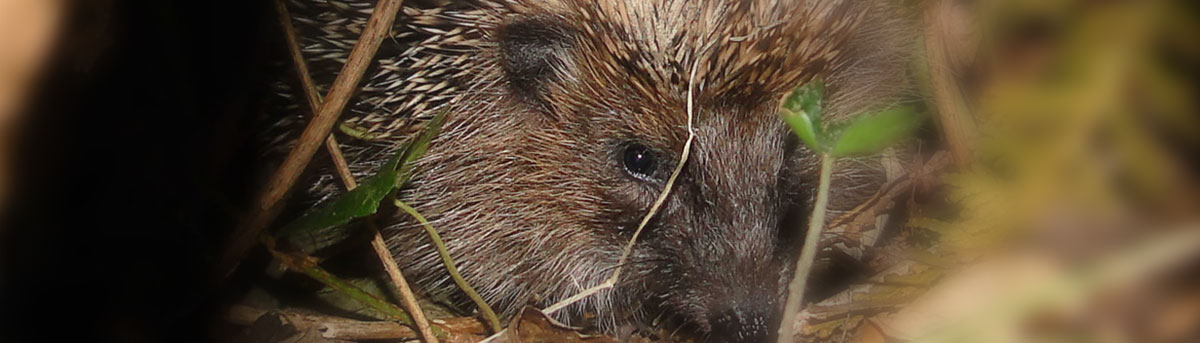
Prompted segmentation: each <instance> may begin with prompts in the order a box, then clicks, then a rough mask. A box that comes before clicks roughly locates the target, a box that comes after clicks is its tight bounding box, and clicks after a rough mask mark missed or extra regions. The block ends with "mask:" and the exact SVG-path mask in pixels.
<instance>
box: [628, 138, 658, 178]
mask: <svg viewBox="0 0 1200 343" xmlns="http://www.w3.org/2000/svg"><path fill="white" fill-rule="evenodd" d="M622 162H623V163H624V165H625V171H626V172H629V174H630V175H633V176H634V177H637V178H639V179H648V178H650V176H651V175H654V168H655V167H656V166H657V165H658V162H657V161H655V157H654V151H651V150H650V148H647V147H646V146H645V145H641V144H637V143H633V144H629V145H626V146H625V151H624V152H623V153H622Z"/></svg>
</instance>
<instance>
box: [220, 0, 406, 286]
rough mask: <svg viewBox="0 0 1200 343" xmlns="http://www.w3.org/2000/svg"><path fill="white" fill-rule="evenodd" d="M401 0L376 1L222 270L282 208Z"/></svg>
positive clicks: (229, 268) (238, 234)
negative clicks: (354, 42)
mask: <svg viewBox="0 0 1200 343" xmlns="http://www.w3.org/2000/svg"><path fill="white" fill-rule="evenodd" d="M401 2H402V1H401V0H379V2H378V3H377V4H376V5H375V10H374V11H373V12H372V13H371V18H370V19H368V20H367V25H366V27H365V28H364V30H363V34H362V36H360V37H359V40H358V43H357V44H355V45H354V48H353V49H352V50H351V51H350V57H349V58H348V59H347V60H346V64H345V65H344V66H343V67H342V71H341V72H340V73H338V76H337V79H335V80H334V82H333V87H332V88H331V89H330V90H329V95H328V96H326V97H325V99H326V101H325V102H323V103H322V104H321V107H320V110H318V111H317V115H316V116H315V117H314V118H313V120H312V121H311V122H309V123H308V126H307V127H305V128H304V131H303V132H302V133H301V134H300V138H299V139H298V140H297V141H296V146H295V147H293V148H292V150H291V152H289V153H288V155H287V157H286V158H285V159H284V161H283V163H282V164H281V165H280V167H279V169H277V170H276V171H275V173H274V174H272V175H271V178H270V179H269V181H268V183H267V187H266V188H265V189H263V190H262V192H261V193H259V196H258V198H257V202H256V206H257V208H255V209H254V210H253V211H251V212H250V213H249V218H248V219H247V220H245V221H243V222H242V225H239V226H238V227H237V229H236V231H235V232H234V234H233V236H232V237H231V239H230V241H229V242H228V244H227V245H226V250H225V253H224V254H223V255H222V256H221V263H220V264H218V266H219V267H220V268H221V270H220V272H221V273H222V275H228V274H229V273H231V272H232V271H233V270H234V269H235V268H237V265H238V263H239V262H240V261H241V259H242V257H243V256H244V255H245V254H246V251H248V250H249V249H250V247H252V246H254V244H255V242H256V241H257V238H258V236H259V235H260V234H262V232H263V231H264V229H266V227H267V225H269V224H270V223H271V221H272V220H274V219H275V217H276V216H277V215H278V214H279V212H280V211H281V210H282V207H283V206H281V205H282V203H283V201H282V200H283V198H284V197H285V196H286V195H287V194H288V192H289V191H290V189H291V188H292V185H294V184H295V183H296V180H297V179H299V177H300V174H301V173H302V172H303V171H304V168H305V167H306V166H308V163H309V162H310V161H312V157H313V153H315V152H316V150H317V148H318V147H320V146H321V144H322V143H323V142H325V141H326V138H327V137H328V136H329V133H330V131H331V130H332V129H333V125H334V123H335V122H336V121H337V118H338V116H339V115H340V114H341V113H342V110H343V109H344V108H345V107H346V104H347V103H348V102H349V101H350V97H351V96H352V95H353V94H354V91H355V90H356V89H357V88H358V83H359V81H361V80H362V76H363V73H364V72H365V71H366V69H367V67H368V66H370V65H371V62H373V61H374V59H375V52H376V51H378V49H379V44H380V43H382V42H383V39H384V38H386V37H387V36H388V35H389V32H390V29H391V27H392V22H393V21H394V20H395V19H396V12H397V11H398V10H399V9H400V4H401Z"/></svg>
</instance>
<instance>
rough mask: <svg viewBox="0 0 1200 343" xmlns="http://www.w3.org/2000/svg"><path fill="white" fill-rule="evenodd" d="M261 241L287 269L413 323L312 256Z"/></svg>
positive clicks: (400, 312) (266, 239) (396, 317)
mask: <svg viewBox="0 0 1200 343" xmlns="http://www.w3.org/2000/svg"><path fill="white" fill-rule="evenodd" d="M263 243H264V245H266V246H267V250H268V251H270V252H271V255H272V256H274V257H275V259H276V260H279V262H280V263H283V265H285V266H287V267H288V269H291V270H293V271H297V272H300V273H303V274H304V275H307V276H308V277H310V278H312V279H313V280H317V281H318V282H320V283H322V284H324V285H325V286H328V287H329V288H332V289H334V290H337V291H338V292H341V293H342V294H345V295H347V296H349V297H350V298H351V299H354V300H355V301H357V302H359V303H361V304H363V305H366V306H368V307H371V308H372V309H375V310H378V311H379V312H382V313H384V314H386V315H387V316H388V317H391V318H392V319H394V320H397V321H400V322H401V323H404V324H406V325H413V321H412V318H411V317H409V316H408V313H405V312H404V310H401V309H400V308H399V307H396V305H394V304H392V303H389V302H387V301H385V300H383V299H380V298H379V297H376V296H375V295H372V294H371V293H367V292H366V291H364V290H362V289H361V288H359V287H358V286H355V285H353V284H351V283H349V282H346V281H344V280H342V279H339V278H337V277H336V276H334V275H333V274H330V273H329V272H327V271H325V270H324V269H321V267H320V266H318V265H317V262H316V261H315V260H314V259H313V258H312V257H309V256H305V255H301V254H288V253H284V252H281V251H279V250H276V249H275V247H274V245H275V244H274V243H273V241H272V240H271V239H270V238H264V239H263Z"/></svg>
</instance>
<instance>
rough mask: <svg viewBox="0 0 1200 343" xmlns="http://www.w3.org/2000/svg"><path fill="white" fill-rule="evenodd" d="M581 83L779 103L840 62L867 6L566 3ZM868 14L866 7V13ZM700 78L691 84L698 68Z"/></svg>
mask: <svg viewBox="0 0 1200 343" xmlns="http://www.w3.org/2000/svg"><path fill="white" fill-rule="evenodd" d="M564 1H565V2H566V3H567V5H566V8H567V9H566V14H565V15H564V16H563V17H564V18H563V19H564V20H566V21H568V22H569V23H571V25H574V26H576V27H575V30H576V32H577V35H576V37H575V39H576V42H575V44H574V47H575V49H573V51H572V52H571V55H572V56H573V58H572V60H573V62H574V66H575V68H576V70H574V71H573V72H574V73H576V79H577V80H589V81H593V82H596V83H599V84H602V85H606V86H618V87H620V88H621V89H623V90H626V91H628V92H630V93H631V94H627V96H632V97H636V98H638V99H641V101H643V102H653V103H658V104H662V105H664V106H666V107H673V106H672V104H681V103H683V100H685V99H683V98H684V97H685V95H686V92H687V89H688V87H687V86H688V84H689V82H692V83H694V84H695V85H696V87H697V92H698V94H697V96H696V99H697V101H699V102H700V103H701V104H704V103H710V104H722V105H746V106H750V107H754V106H758V105H761V104H762V103H764V102H769V101H771V100H773V99H774V98H775V97H777V96H778V94H780V93H781V92H782V91H783V90H786V89H789V88H791V87H792V86H794V85H796V84H797V83H799V82H803V81H805V80H807V79H809V78H812V77H814V76H817V75H819V74H821V73H822V72H824V71H825V70H826V69H827V68H828V67H830V66H832V65H835V64H837V63H839V61H840V60H841V59H842V58H844V57H843V56H841V52H842V51H841V47H840V46H839V44H840V43H841V42H842V41H843V40H844V38H845V37H847V36H849V35H851V34H852V32H853V30H854V28H855V27H856V26H857V24H858V21H859V20H860V19H861V16H858V15H854V14H855V13H856V9H858V8H859V7H861V6H862V5H861V3H860V2H854V1H844V0H831V1H797V0H750V1H733V0H698V1H687V0H660V1H638V0H611V1H592V0H564ZM858 12H861V11H858ZM693 63H696V64H697V72H696V80H690V70H691V67H692V64H693Z"/></svg>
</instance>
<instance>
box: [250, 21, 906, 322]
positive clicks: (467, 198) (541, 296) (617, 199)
mask: <svg viewBox="0 0 1200 343" xmlns="http://www.w3.org/2000/svg"><path fill="white" fill-rule="evenodd" d="M287 5H288V6H289V8H290V10H291V11H292V17H293V18H292V20H293V23H294V25H295V26H296V27H297V28H298V38H299V40H300V42H301V45H302V49H303V54H304V57H305V58H306V60H307V62H308V63H309V65H310V67H311V69H312V71H313V76H314V77H315V78H316V79H317V80H318V82H320V83H322V87H327V86H328V84H329V83H330V82H331V81H332V79H333V77H334V76H335V74H336V72H337V71H338V69H339V68H340V67H341V65H342V64H343V63H344V62H345V59H346V57H347V55H348V53H349V51H350V48H351V47H352V46H353V45H354V43H355V40H356V39H357V37H358V35H359V34H360V33H361V31H362V28H363V27H364V24H365V22H366V20H367V18H368V16H369V15H370V13H371V11H372V7H373V3H372V2H371V1H366V0H291V1H290V2H289V3H288V4H287ZM903 17H904V16H903V15H902V14H901V12H900V11H899V10H898V9H897V8H895V7H894V5H893V4H891V3H889V2H887V1H873V0H862V1H858V0H827V1H803V0H440V1H435V0H426V1H418V0H409V1H405V3H404V7H403V8H402V9H401V11H400V13H399V14H398V16H397V19H396V23H395V24H394V27H393V30H392V32H391V37H390V39H388V40H386V41H385V42H384V44H383V45H382V46H381V48H380V51H379V53H378V55H377V56H376V59H377V61H376V62H375V65H374V66H373V67H372V69H370V70H368V72H367V74H366V77H365V81H364V84H363V85H361V89H360V91H359V92H358V93H357V95H356V96H355V98H354V100H352V102H351V105H350V106H349V108H348V109H347V111H346V112H347V113H344V114H343V116H342V119H341V120H342V122H341V123H340V124H339V128H340V130H338V133H337V134H338V135H339V139H340V140H341V142H342V149H343V150H344V151H345V154H346V156H347V160H348V161H349V164H350V167H351V170H352V171H353V172H354V173H355V174H356V175H357V176H359V177H365V176H367V175H370V174H371V173H372V172H373V171H374V170H375V169H376V168H377V167H378V166H379V165H381V164H382V163H383V161H385V160H387V158H388V157H389V156H391V155H393V154H394V153H395V151H396V150H397V149H398V148H397V147H398V146H399V142H402V141H404V140H405V139H406V138H408V137H410V136H412V135H413V133H414V132H416V131H417V130H418V128H419V127H420V126H421V123H423V122H424V121H426V120H428V119H429V118H431V117H432V116H434V115H435V114H437V113H440V112H442V111H445V113H448V119H447V122H446V123H445V124H444V126H443V129H442V131H441V133H440V134H439V135H438V136H437V137H436V138H435V139H434V141H433V142H432V146H431V148H430V150H429V151H428V153H427V154H426V155H425V156H424V157H423V158H421V159H420V160H418V161H417V162H416V169H415V170H416V173H415V176H414V178H413V179H412V180H411V182H410V184H408V185H406V186H405V187H404V188H403V189H402V190H401V191H399V192H398V193H397V197H398V198H399V199H401V200H403V201H405V202H406V203H409V204H411V205H413V206H414V207H415V208H416V209H417V210H418V211H420V212H421V213H423V214H424V215H425V216H426V217H428V218H429V219H430V222H431V223H432V224H433V225H434V226H435V227H436V228H437V230H438V231H439V232H440V233H441V235H442V237H443V238H444V240H445V242H446V245H447V246H448V248H449V250H450V253H451V255H452V256H453V258H454V260H455V261H456V262H457V264H458V268H459V269H460V270H461V272H462V274H463V276H464V278H465V279H466V280H467V281H468V283H470V284H471V285H472V286H473V287H474V288H475V289H476V290H477V291H479V293H480V295H481V296H482V297H483V298H484V299H485V300H486V301H487V302H488V303H489V304H491V306H492V307H494V308H496V309H497V310H498V311H497V312H499V313H501V314H502V315H503V316H506V317H511V316H513V315H514V314H516V313H517V312H518V311H520V309H522V308H523V307H525V306H530V305H532V306H535V307H542V306H547V305H549V304H553V303H555V302H558V301H560V300H563V299H565V298H567V297H570V296H572V295H575V294H577V293H579V292H580V291H581V290H583V289H587V288H589V287H592V286H594V285H597V284H599V283H601V282H603V281H604V280H605V279H606V278H607V277H608V276H609V273H610V272H611V271H612V270H613V268H614V267H615V266H616V264H617V263H618V259H619V257H620V255H621V253H622V249H623V248H624V246H625V245H626V244H627V243H628V242H629V241H630V237H631V235H632V234H633V231H634V229H635V228H636V226H637V225H638V223H639V221H640V220H641V219H642V217H643V216H645V215H646V213H647V211H648V209H649V208H650V206H651V204H652V202H654V200H655V199H656V198H657V197H658V196H659V193H660V192H661V191H662V190H663V188H664V186H665V183H666V179H667V177H668V175H669V174H670V173H671V171H672V170H673V169H674V167H675V165H676V164H677V163H679V162H680V160H679V157H680V153H681V151H682V149H683V146H684V142H685V140H686V139H687V137H688V131H687V127H688V125H689V124H691V125H694V130H695V133H696V137H695V142H694V146H693V147H692V151H691V154H692V155H691V158H689V159H688V160H687V161H685V165H684V166H683V169H682V172H681V174H680V176H679V178H678V180H676V182H675V184H674V189H673V190H672V191H671V193H670V194H668V196H667V197H666V200H665V203H664V204H663V206H662V208H661V210H660V211H659V212H658V213H657V214H655V216H654V217H653V218H652V220H651V221H650V223H649V225H648V226H647V227H646V228H645V231H644V232H643V233H642V237H641V238H640V239H639V241H638V242H637V244H636V245H635V246H634V248H633V251H632V254H631V256H630V259H629V260H628V261H627V263H626V264H625V265H623V266H621V267H622V268H623V269H622V270H623V271H622V273H623V274H622V275H623V277H622V278H621V279H620V280H619V283H618V284H617V285H616V286H615V287H613V288H611V289H608V290H605V291H602V292H600V293H598V294H595V295H592V296H590V297H587V298H585V299H584V300H582V301H580V302H577V303H575V304H572V305H570V306H569V307H568V308H566V309H565V310H564V311H560V312H558V313H557V314H556V315H557V316H558V318H557V319H559V320H561V321H563V322H565V323H569V324H580V325H584V324H586V325H588V326H590V327H593V328H595V329H597V330H599V331H601V332H609V333H611V332H615V331H618V330H619V329H622V328H629V327H638V328H646V327H650V326H652V324H654V323H663V322H672V323H677V324H676V325H678V328H679V330H681V331H683V332H685V333H686V334H688V335H691V336H694V337H697V338H698V339H701V340H708V341H713V342H760V341H765V340H766V339H768V338H769V337H770V336H771V334H772V332H774V329H775V328H776V326H777V325H778V323H777V320H778V318H779V314H780V313H779V312H781V307H782V299H783V298H784V297H785V292H786V290H785V288H786V281H785V280H788V279H789V278H790V277H791V269H792V267H790V266H789V265H791V264H793V263H794V262H792V261H794V256H795V255H796V254H797V252H798V250H799V248H798V247H799V245H800V243H802V242H800V241H801V240H802V239H803V236H804V234H803V229H802V227H803V226H804V225H803V224H804V223H805V222H806V220H807V216H808V213H809V212H810V211H811V207H810V206H811V205H810V203H811V202H812V199H811V198H812V197H813V196H814V193H815V192H814V190H813V187H814V186H813V185H815V183H816V178H817V175H816V171H815V169H816V168H815V166H816V164H817V159H816V157H815V155H814V154H813V153H812V152H811V151H809V150H807V148H805V147H804V146H803V145H802V144H800V143H798V141H797V139H796V138H795V137H794V135H792V134H791V133H790V131H789V130H788V128H787V126H786V124H784V123H783V122H782V121H781V120H780V119H779V118H778V114H777V112H776V108H777V106H778V101H779V98H780V97H781V96H782V95H784V94H785V93H786V92H788V91H790V90H791V89H792V88H793V87H795V86H797V85H799V84H803V83H805V82H810V81H812V80H817V79H819V80H821V81H822V82H824V84H825V85H826V92H825V103H826V105H825V107H826V110H825V111H826V113H827V117H828V118H831V119H832V120H833V121H835V122H836V121H844V120H848V119H850V118H853V117H854V116H855V115H857V113H863V112H864V111H866V110H869V109H872V108H880V107H883V106H887V105H890V104H892V103H894V102H896V101H898V99H901V98H903V96H904V94H905V90H906V89H907V88H908V86H907V82H906V80H905V79H906V77H905V75H904V74H905V73H904V71H903V68H902V67H903V65H904V62H905V56H904V54H905V52H906V51H908V50H909V49H908V48H907V47H906V44H908V43H906V42H910V41H912V39H911V37H910V35H909V34H908V33H907V32H908V31H909V30H907V29H905V27H907V26H909V25H908V24H907V23H906V20H905V19H904V18H903ZM692 66H695V73H694V77H693V75H692V74H691V73H690V71H691V70H690V68H691V67H692ZM689 87H692V88H694V95H693V97H694V101H695V111H694V115H695V117H694V119H693V122H691V123H689V122H688V115H687V110H686V104H687V100H688V99H687V96H688V89H689ZM295 89H296V87H294V86H290V84H289V83H287V82H281V83H280V84H279V88H278V93H279V95H280V96H281V98H282V99H283V100H284V102H285V103H287V104H289V105H288V106H285V107H286V108H284V109H282V110H281V112H282V113H285V115H283V116H281V117H276V118H274V119H273V121H272V122H271V125H270V128H268V129H266V130H265V132H266V133H265V134H264V136H265V137H271V138H270V139H268V140H267V141H268V142H267V144H268V145H269V146H270V147H273V148H275V149H281V150H283V149H286V148H287V147H288V146H289V143H288V139H294V136H295V135H294V134H291V135H289V132H292V133H294V132H296V131H297V127H298V126H299V125H302V124H303V122H304V121H305V119H304V117H303V116H302V115H301V113H302V112H304V110H306V109H305V108H303V107H304V106H301V105H300V104H302V103H303V101H301V100H300V99H303V97H302V96H301V95H300V94H299V93H298V92H297V91H296V90H295ZM322 91H324V89H322ZM870 161H871V160H870V159H854V160H846V161H839V163H838V165H839V167H838V168H837V170H836V171H835V178H834V181H833V189H834V192H833V199H832V200H831V211H833V212H834V216H835V215H836V213H837V212H839V211H843V212H844V211H847V210H849V209H850V208H852V207H853V206H854V205H856V204H858V203H860V202H861V201H863V200H864V199H865V198H866V197H867V196H868V195H870V194H872V193H873V192H874V191H876V190H877V189H878V187H879V185H880V183H881V181H882V177H881V173H880V172H879V168H878V166H876V165H874V163H872V162H870ZM324 168H325V169H319V170H318V171H316V172H314V173H313V174H314V176H313V177H312V178H311V179H309V180H308V181H307V182H308V183H307V189H306V192H305V193H306V195H307V196H309V197H310V198H311V199H314V200H313V201H314V202H320V201H323V200H324V199H329V198H330V197H331V196H333V195H335V194H338V193H339V192H341V190H339V185H338V184H337V183H336V178H335V177H334V176H333V175H335V174H333V172H332V171H330V169H328V167H324ZM416 225H417V224H416V223H415V222H413V221H412V220H411V219H409V218H406V217H404V216H402V215H399V214H398V215H395V216H394V218H389V220H388V223H387V225H385V227H384V228H383V229H382V230H381V231H382V233H383V235H384V237H385V238H386V241H387V243H388V245H389V248H390V249H391V251H392V253H393V256H394V258H395V260H396V261H397V262H398V263H399V265H400V266H401V269H402V270H403V271H404V273H405V274H407V275H408V276H409V279H410V280H414V283H415V284H416V285H417V286H418V287H419V288H420V289H422V290H423V291H425V292H428V293H429V294H431V295H433V296H435V297H444V298H448V299H452V300H455V301H463V300H464V299H465V297H463V296H462V295H461V293H460V292H459V290H458V288H457V287H456V286H455V284H454V283H453V282H452V280H451V279H450V277H449V276H448V275H447V273H446V271H445V269H444V267H443V265H442V263H441V261H440V260H439V257H438V255H437V253H436V251H435V249H434V248H433V247H432V246H431V243H430V241H429V239H428V238H427V237H425V234H424V232H423V231H422V230H420V229H419V228H418V227H416ZM663 318H666V319H669V320H663Z"/></svg>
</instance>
